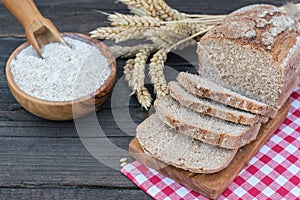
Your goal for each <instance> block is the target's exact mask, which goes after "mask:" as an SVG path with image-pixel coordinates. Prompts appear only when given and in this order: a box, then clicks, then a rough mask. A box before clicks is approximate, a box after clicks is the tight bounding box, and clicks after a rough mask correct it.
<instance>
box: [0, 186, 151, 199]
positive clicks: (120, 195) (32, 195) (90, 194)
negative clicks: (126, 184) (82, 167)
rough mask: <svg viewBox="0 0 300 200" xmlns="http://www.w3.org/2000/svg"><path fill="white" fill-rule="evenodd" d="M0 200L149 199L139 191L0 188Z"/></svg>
mask: <svg viewBox="0 0 300 200" xmlns="http://www.w3.org/2000/svg"><path fill="white" fill-rule="evenodd" d="M0 199H1V200H2V199H3V200H6V199H10V200H19V199H22V200H40V199H43V200H62V199H64V200H74V199H77V200H80V199H85V200H95V199H105V200H115V199H124V200H125V199H126V200H128V199H138V200H150V199H151V198H150V197H149V196H148V195H147V194H146V193H144V192H143V191H142V190H140V189H118V188H116V189H112V188H42V189H36V188H32V189H23V188H0Z"/></svg>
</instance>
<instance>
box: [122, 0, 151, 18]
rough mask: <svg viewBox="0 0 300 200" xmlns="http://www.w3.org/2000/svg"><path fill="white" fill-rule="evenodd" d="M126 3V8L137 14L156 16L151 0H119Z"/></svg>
mask: <svg viewBox="0 0 300 200" xmlns="http://www.w3.org/2000/svg"><path fill="white" fill-rule="evenodd" d="M119 1H120V2H122V3H123V4H125V5H127V7H128V9H129V10H130V11H131V12H132V13H133V14H136V15H139V16H150V17H157V14H156V10H155V8H154V5H153V0H119Z"/></svg>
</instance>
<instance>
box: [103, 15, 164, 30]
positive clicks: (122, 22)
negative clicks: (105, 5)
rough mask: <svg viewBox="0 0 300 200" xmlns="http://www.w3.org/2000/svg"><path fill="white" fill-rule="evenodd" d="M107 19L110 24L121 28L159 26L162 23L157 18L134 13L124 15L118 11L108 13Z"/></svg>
mask: <svg viewBox="0 0 300 200" xmlns="http://www.w3.org/2000/svg"><path fill="white" fill-rule="evenodd" d="M108 20H109V21H110V22H111V25H112V26H116V27H123V28H124V27H125V28H129V27H134V28H151V27H160V26H161V25H162V22H161V21H160V20H159V19H157V18H153V17H149V16H141V17H140V16H136V15H124V14H120V13H115V14H112V15H109V16H108Z"/></svg>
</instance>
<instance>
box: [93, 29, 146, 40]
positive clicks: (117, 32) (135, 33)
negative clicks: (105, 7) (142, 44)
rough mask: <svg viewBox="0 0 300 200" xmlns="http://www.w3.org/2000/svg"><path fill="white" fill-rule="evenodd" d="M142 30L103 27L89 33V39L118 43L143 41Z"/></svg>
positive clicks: (143, 30)
mask: <svg viewBox="0 0 300 200" xmlns="http://www.w3.org/2000/svg"><path fill="white" fill-rule="evenodd" d="M146 30H147V29H146V28H145V29H143V28H135V27H133V28H123V27H104V28H97V29H96V30H94V31H91V32H90V34H91V37H92V38H97V39H100V40H104V39H112V40H115V41H116V42H117V43H118V42H124V41H126V40H130V39H145V36H144V32H145V31H146Z"/></svg>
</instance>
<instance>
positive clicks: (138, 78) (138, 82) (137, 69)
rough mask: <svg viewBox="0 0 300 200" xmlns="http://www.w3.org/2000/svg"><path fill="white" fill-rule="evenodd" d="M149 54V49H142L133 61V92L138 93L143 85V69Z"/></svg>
mask: <svg viewBox="0 0 300 200" xmlns="http://www.w3.org/2000/svg"><path fill="white" fill-rule="evenodd" d="M149 54H150V51H149V49H142V50H140V52H139V53H137V54H136V57H135V59H134V67H133V71H132V83H133V84H132V89H133V90H137V91H138V90H139V89H140V88H141V87H142V86H143V85H144V80H145V67H146V63H147V59H148V56H149Z"/></svg>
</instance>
